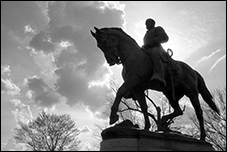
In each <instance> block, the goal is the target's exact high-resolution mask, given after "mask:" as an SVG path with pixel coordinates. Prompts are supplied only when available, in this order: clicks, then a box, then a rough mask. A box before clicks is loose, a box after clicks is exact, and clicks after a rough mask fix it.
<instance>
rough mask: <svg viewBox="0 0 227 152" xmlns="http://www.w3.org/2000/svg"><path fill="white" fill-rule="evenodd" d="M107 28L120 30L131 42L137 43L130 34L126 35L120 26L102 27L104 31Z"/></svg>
mask: <svg viewBox="0 0 227 152" xmlns="http://www.w3.org/2000/svg"><path fill="white" fill-rule="evenodd" d="M109 29H113V30H117V31H120V32H121V33H122V34H124V35H126V36H127V37H129V38H130V39H131V40H132V41H133V42H135V43H136V44H137V45H138V43H137V42H136V41H135V39H133V38H132V37H131V36H130V35H128V34H127V33H126V32H125V31H123V30H122V28H120V27H110V28H107V27H105V28H102V30H104V31H107V30H109Z"/></svg>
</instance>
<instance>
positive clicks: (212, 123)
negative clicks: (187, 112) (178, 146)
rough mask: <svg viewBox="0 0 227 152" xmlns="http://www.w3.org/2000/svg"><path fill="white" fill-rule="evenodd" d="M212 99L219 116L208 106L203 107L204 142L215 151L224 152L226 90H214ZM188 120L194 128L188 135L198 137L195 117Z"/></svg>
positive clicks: (197, 125)
mask: <svg viewBox="0 0 227 152" xmlns="http://www.w3.org/2000/svg"><path fill="white" fill-rule="evenodd" d="M213 97H214V99H215V100H216V103H218V104H219V109H220V115H218V114H216V113H215V112H214V111H213V110H211V109H210V108H209V107H208V105H205V104H204V105H203V113H204V126H205V132H206V134H207V137H206V140H207V141H208V142H210V143H211V144H212V145H213V147H214V148H215V150H218V151H226V88H224V89H216V90H215V91H214V92H213ZM190 119H191V121H192V122H193V124H194V126H195V127H192V128H194V129H193V130H190V131H189V133H191V134H192V135H193V136H194V137H199V131H198V130H199V124H198V121H197V119H196V117H195V115H193V116H192V117H191V118H190Z"/></svg>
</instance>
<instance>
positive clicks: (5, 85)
mask: <svg viewBox="0 0 227 152" xmlns="http://www.w3.org/2000/svg"><path fill="white" fill-rule="evenodd" d="M1 93H7V94H9V95H16V94H20V88H19V87H18V86H16V85H15V84H14V83H13V82H12V81H11V80H10V79H5V80H4V79H1Z"/></svg>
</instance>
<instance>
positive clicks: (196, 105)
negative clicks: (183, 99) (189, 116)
mask: <svg viewBox="0 0 227 152" xmlns="http://www.w3.org/2000/svg"><path fill="white" fill-rule="evenodd" d="M189 98H190V100H191V103H192V105H193V107H194V109H195V113H196V116H197V119H198V121H199V126H200V140H203V141H205V138H206V134H205V130H204V124H203V111H202V109H201V106H200V103H199V98H198V93H193V94H191V95H189Z"/></svg>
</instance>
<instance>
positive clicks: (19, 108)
mask: <svg viewBox="0 0 227 152" xmlns="http://www.w3.org/2000/svg"><path fill="white" fill-rule="evenodd" d="M10 101H11V102H12V103H13V104H14V106H15V107H16V110H14V111H12V113H13V115H14V117H15V120H16V122H17V123H28V122H29V121H30V120H31V119H33V116H32V112H31V110H30V106H28V105H25V104H23V103H21V101H20V100H18V99H11V100H10Z"/></svg>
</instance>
